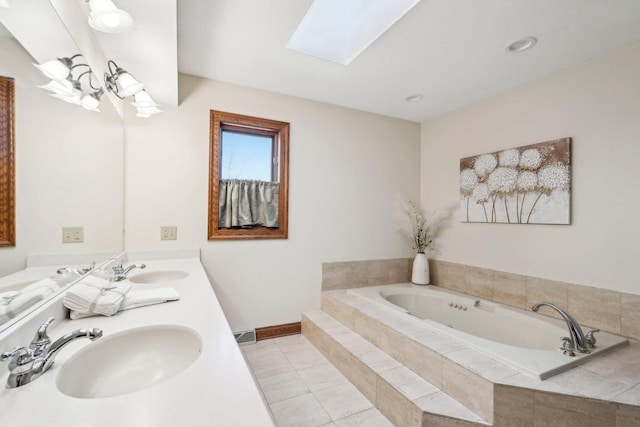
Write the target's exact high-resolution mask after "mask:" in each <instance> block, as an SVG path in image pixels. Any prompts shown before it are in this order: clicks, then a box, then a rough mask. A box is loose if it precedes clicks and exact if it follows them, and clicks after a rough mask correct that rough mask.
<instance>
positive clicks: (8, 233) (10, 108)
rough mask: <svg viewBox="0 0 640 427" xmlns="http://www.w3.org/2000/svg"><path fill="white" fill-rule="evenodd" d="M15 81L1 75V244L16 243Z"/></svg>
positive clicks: (10, 244) (13, 244)
mask: <svg viewBox="0 0 640 427" xmlns="http://www.w3.org/2000/svg"><path fill="white" fill-rule="evenodd" d="M14 90H15V89H14V82H13V79H12V78H8V77H0V246H15V245H16V232H15V231H16V229H15V154H14V133H15V124H14Z"/></svg>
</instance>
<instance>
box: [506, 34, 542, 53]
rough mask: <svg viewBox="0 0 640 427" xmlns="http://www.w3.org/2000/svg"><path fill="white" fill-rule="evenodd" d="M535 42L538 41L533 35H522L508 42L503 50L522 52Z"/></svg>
mask: <svg viewBox="0 0 640 427" xmlns="http://www.w3.org/2000/svg"><path fill="white" fill-rule="evenodd" d="M536 43H538V39H537V38H535V37H531V36H529V37H523V38H521V39H518V40H516V41H513V42H511V43H509V44H508V45H507V46H506V47H505V48H504V50H505V51H507V52H508V53H516V52H523V51H525V50H527V49H531V48H532V47H533V46H535V45H536Z"/></svg>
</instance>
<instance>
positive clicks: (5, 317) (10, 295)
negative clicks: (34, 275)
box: [0, 279, 59, 324]
mask: <svg viewBox="0 0 640 427" xmlns="http://www.w3.org/2000/svg"><path fill="white" fill-rule="evenodd" d="M58 289H59V286H58V285H57V284H56V282H54V281H53V280H51V279H44V280H39V281H37V282H35V283H32V284H30V285H29V286H26V287H24V288H23V289H22V290H20V291H11V292H5V293H3V294H2V295H0V324H2V323H6V322H8V321H9V320H11V319H12V318H14V317H16V316H17V315H18V314H19V313H20V312H22V311H24V310H26V309H28V308H29V307H31V306H32V305H34V304H36V303H38V302H40V301H42V300H43V299H45V298H46V297H47V296H49V295H51V294H53V293H54V292H55V291H56V290H58Z"/></svg>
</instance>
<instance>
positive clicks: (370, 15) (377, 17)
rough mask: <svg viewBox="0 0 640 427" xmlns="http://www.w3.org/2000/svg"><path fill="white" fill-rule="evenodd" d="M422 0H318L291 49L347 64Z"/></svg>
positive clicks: (303, 20)
mask: <svg viewBox="0 0 640 427" xmlns="http://www.w3.org/2000/svg"><path fill="white" fill-rule="evenodd" d="M419 1H420V0H349V1H345V0H315V1H314V2H313V4H312V5H311V7H310V8H309V10H308V11H307V13H306V15H305V16H304V18H303V19H302V22H300V25H298V28H297V29H296V31H295V32H294V33H293V35H292V36H291V38H290V39H289V43H287V47H288V48H289V49H293V50H296V51H298V52H302V53H306V54H307V55H312V56H316V57H318V58H322V59H326V60H329V61H333V62H337V63H339V64H343V65H348V64H349V63H350V62H351V61H353V60H354V59H355V58H356V57H357V56H358V55H360V54H361V53H362V52H363V51H364V50H365V49H366V48H367V47H368V46H369V45H370V44H371V43H373V42H374V41H375V40H376V39H377V38H378V37H380V36H381V35H382V34H383V33H384V32H385V31H387V30H388V29H389V28H391V26H392V25H393V24H395V23H396V22H397V21H398V20H399V19H400V18H402V16H404V14H405V13H407V12H408V11H409V10H411V8H413V6H415V5H416V4H418V2H419Z"/></svg>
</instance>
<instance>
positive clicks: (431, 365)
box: [404, 338, 442, 388]
mask: <svg viewBox="0 0 640 427" xmlns="http://www.w3.org/2000/svg"><path fill="white" fill-rule="evenodd" d="M404 353H405V354H406V355H407V357H405V360H404V364H405V366H406V367H407V368H409V369H411V370H412V371H413V372H415V373H416V374H418V375H420V376H421V377H422V378H424V379H426V380H427V381H429V382H430V383H431V384H433V385H434V386H436V387H438V388H441V387H442V356H441V355H440V353H436V352H435V351H433V350H430V349H428V348H426V347H425V346H423V345H421V344H419V343H417V342H416V341H414V340H412V339H410V338H407V339H406V340H405V342H404Z"/></svg>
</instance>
